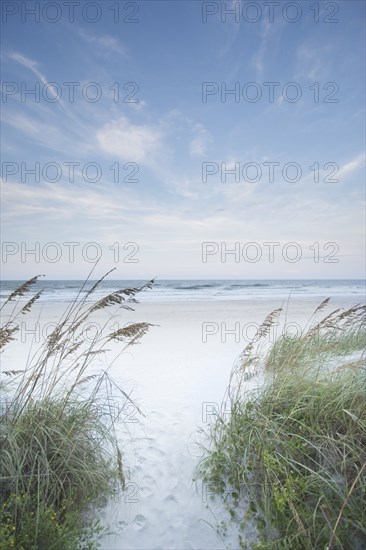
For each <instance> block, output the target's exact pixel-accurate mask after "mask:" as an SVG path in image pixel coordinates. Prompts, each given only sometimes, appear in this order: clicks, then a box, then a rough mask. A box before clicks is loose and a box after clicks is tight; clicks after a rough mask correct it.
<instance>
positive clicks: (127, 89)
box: [1, 0, 365, 280]
mask: <svg viewBox="0 0 366 550" xmlns="http://www.w3.org/2000/svg"><path fill="white" fill-rule="evenodd" d="M364 45H365V3H364V2H362V1H352V0H347V1H338V2H323V1H320V2H308V1H299V2H283V1H281V2H265V1H258V2H244V1H242V2H238V1H229V0H227V1H226V2H221V1H220V2H200V1H197V0H194V1H189V0H184V1H172V0H167V1H155V0H149V1H147V0H145V1H136V2H135V1H133V2H118V1H109V0H106V1H100V2H83V1H77V2H76V1H75V2H66V1H65V2H64V1H58V2H44V1H41V2H32V1H28V2H18V1H3V2H2V54H1V66H2V99H1V111H2V153H3V154H2V166H1V167H2V172H1V192H2V207H1V228H2V266H1V278H2V279H25V278H28V277H32V276H33V275H36V274H38V273H42V274H45V275H46V276H47V278H48V279H84V278H85V277H86V276H87V275H88V274H89V272H90V270H91V269H92V268H93V265H94V264H95V262H97V266H96V268H95V274H96V275H97V276H99V275H100V274H101V273H103V272H104V271H106V270H109V269H111V268H116V271H115V273H114V278H120V279H131V278H138V279H146V280H148V279H150V278H152V277H155V276H157V277H159V278H161V279H169V278H172V279H174V278H176V279H184V278H190V279H213V278H221V279H242V278H243V279H255V278H258V279H271V278H284V279H291V278H293V279H297V278H299V279H304V278H313V279H321V278H328V279H341V278H363V277H364V275H365V262H364V247H365V242H364V233H365V214H364V212H365V152H364V151H365V138H364V134H365V124H364V117H365V88H364V80H365V65H364Z"/></svg>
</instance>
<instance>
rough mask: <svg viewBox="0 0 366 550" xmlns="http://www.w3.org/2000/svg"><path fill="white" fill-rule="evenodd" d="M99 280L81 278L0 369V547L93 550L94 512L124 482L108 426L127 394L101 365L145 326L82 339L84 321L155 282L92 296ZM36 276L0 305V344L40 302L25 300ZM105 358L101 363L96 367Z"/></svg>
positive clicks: (128, 306) (126, 304) (127, 302)
mask: <svg viewBox="0 0 366 550" xmlns="http://www.w3.org/2000/svg"><path fill="white" fill-rule="evenodd" d="M107 275H108V274H107ZM105 276H106V275H105ZM105 276H104V277H103V278H101V279H100V280H99V281H97V282H96V283H95V284H93V285H92V286H91V285H89V286H90V288H89V290H87V288H86V287H87V282H88V281H86V282H85V283H84V285H83V287H82V289H81V290H80V292H79V294H78V296H77V297H76V298H75V300H74V301H73V302H72V303H71V304H70V305H69V307H68V308H67V309H66V311H65V313H64V314H63V316H62V317H61V319H60V320H59V322H58V323H57V325H56V326H55V327H54V329H53V331H52V333H51V334H50V335H49V336H48V337H47V339H46V340H45V341H44V342H43V343H42V344H41V345H40V347H39V348H38V349H37V350H36V352H35V353H33V355H30V356H29V358H28V361H27V364H26V365H25V366H24V368H22V369H19V370H3V372H2V378H1V382H0V390H1V415H0V441H1V446H0V549H4V550H5V549H8V548H9V547H16V548H18V549H24V550H30V549H34V550H35V549H37V550H43V549H44V550H52V549H54V550H56V549H57V550H61V549H62V550H63V549H65V550H66V549H69V550H75V549H77V548H88V549H92V548H95V547H96V546H97V543H96V542H95V541H96V535H97V534H98V533H99V532H100V529H101V528H100V525H99V524H98V521H97V519H96V518H95V514H93V510H94V509H95V506H96V505H98V504H101V503H102V502H103V500H104V499H106V498H107V497H108V496H111V495H112V494H113V493H114V492H115V489H116V486H117V485H118V486H120V487H121V488H122V489H123V488H124V485H125V474H124V470H123V462H122V452H121V450H120V448H119V445H118V441H117V435H116V424H117V422H118V421H119V420H120V418H121V414H122V412H123V406H126V405H130V404H131V399H130V397H129V396H128V394H127V393H126V392H124V391H123V390H122V389H121V388H119V387H118V386H117V384H116V383H115V382H114V381H113V379H112V378H111V376H110V374H109V373H108V369H109V367H110V365H111V364H112V363H113V362H114V361H115V360H116V359H117V357H119V355H120V354H121V353H122V352H123V351H124V350H125V349H126V348H127V347H129V346H132V345H134V344H136V343H138V342H139V340H140V339H141V337H142V336H143V335H144V334H145V333H146V332H147V330H148V329H149V326H150V325H149V324H148V323H131V324H127V325H125V326H124V327H122V328H119V329H118V330H115V331H113V332H112V333H111V332H108V331H107V330H106V328H107V322H106V323H105V324H103V325H102V326H100V327H99V328H100V330H98V331H97V332H96V334H95V335H94V336H93V338H92V339H88V338H86V337H85V327H86V326H87V324H88V322H89V320H90V318H91V317H92V316H93V315H94V314H95V313H96V312H98V311H100V310H102V309H106V308H114V310H115V308H117V309H118V310H119V309H121V308H122V309H125V310H132V309H133V308H132V305H133V304H134V303H136V302H137V300H136V299H135V296H136V295H137V294H138V293H139V292H141V291H142V290H144V289H146V288H150V287H151V285H152V282H153V281H151V282H149V283H147V284H146V285H144V286H142V287H139V288H128V289H119V290H116V291H115V292H113V293H111V294H109V295H107V296H104V297H103V298H102V299H99V300H94V301H93V300H92V298H93V293H94V292H95V290H96V289H97V288H98V286H99V285H100V283H101V281H102V280H103V279H104V278H105ZM37 279H38V277H34V278H33V279H30V280H29V281H27V282H25V283H24V284H22V285H21V286H19V287H18V288H17V289H16V290H15V291H14V292H12V293H11V294H10V296H9V297H8V299H7V300H6V301H5V303H4V304H3V306H2V309H1V312H2V316H3V319H4V318H5V319H6V320H5V322H3V324H2V327H1V329H0V348H4V346H5V345H7V344H8V343H9V342H10V341H11V340H13V339H14V338H15V335H16V333H17V332H18V331H19V328H20V319H21V318H22V316H23V315H24V314H26V313H27V312H29V311H30V309H31V308H32V307H33V305H34V303H35V302H36V300H38V299H39V298H40V296H41V292H38V293H36V294H34V295H33V296H31V297H30V298H29V299H28V300H27V301H24V298H27V295H29V293H30V292H31V290H32V288H33V285H34V284H35V283H36V282H37ZM5 315H6V317H5ZM111 343H117V344H118V343H120V345H119V348H120V349H119V352H118V354H117V357H115V358H114V359H113V361H110V360H108V357H109V356H108V351H109V350H107V348H106V346H107V345H109V344H111ZM121 345H122V348H121ZM105 354H107V356H106V357H107V359H106V360H105V362H106V364H107V365H109V366H108V367H107V368H106V369H100V368H97V367H96V362H97V361H98V358H100V357H101V356H105ZM3 367H4V365H3ZM116 392H118V402H119V403H120V404H121V406H117V405H116V401H117V400H116V399H115V395H116ZM112 397H113V399H112ZM134 407H136V409H137V410H139V409H138V407H137V405H136V404H134ZM86 525H88V527H86Z"/></svg>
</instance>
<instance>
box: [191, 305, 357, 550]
mask: <svg viewBox="0 0 366 550" xmlns="http://www.w3.org/2000/svg"><path fill="white" fill-rule="evenodd" d="M328 301H329V300H325V301H324V302H322V304H320V306H319V307H318V308H317V309H316V311H315V313H314V317H313V318H312V320H311V321H310V323H309V326H308V327H306V328H305V329H304V331H303V333H302V334H301V335H299V336H296V337H295V336H291V337H290V336H281V337H280V338H279V339H278V340H277V341H276V342H275V343H274V345H273V346H272V347H271V348H270V349H269V350H267V352H266V353H265V354H264V356H263V354H261V351H260V350H261V349H262V347H261V342H262V343H263V339H264V340H265V338H266V337H267V336H268V334H269V330H270V328H271V327H272V325H273V324H274V323H275V320H276V319H277V317H278V316H279V313H280V310H276V311H274V312H272V313H271V314H270V315H269V316H268V317H267V319H266V320H265V321H264V323H263V324H262V326H261V327H260V328H259V330H258V332H257V334H256V336H255V337H254V339H253V341H252V342H251V343H250V344H249V345H248V346H247V348H246V349H245V350H244V352H243V353H242V355H241V356H240V358H239V361H238V362H237V364H236V365H235V366H234V369H233V371H232V375H231V380H230V386H229V388H228V391H227V395H226V400H227V401H228V402H229V405H230V407H229V410H231V414H230V415H228V416H229V418H227V417H225V418H217V420H216V421H215V422H214V423H213V425H212V426H211V427H210V440H211V445H210V448H209V449H208V450H207V451H206V453H205V456H204V458H203V460H202V462H201V464H200V466H199V469H198V475H199V476H200V477H202V478H203V480H204V482H205V483H206V484H207V485H208V486H209V487H210V489H211V490H212V491H215V492H216V493H218V494H221V495H223V496H224V497H225V500H226V502H227V506H228V507H229V510H230V512H231V515H232V517H235V518H236V519H238V520H239V521H240V524H241V526H242V527H243V530H242V533H243V536H242V537H241V546H242V547H243V548H276V549H289V550H290V549H291V550H292V549H309V550H310V549H313V548H317V549H318V548H319V549H324V550H325V549H328V550H330V549H355V550H358V549H361V548H365V547H366V368H365V342H366V338H365V337H366V331H365V307H363V306H355V307H353V308H351V309H348V310H346V311H343V310H336V311H334V312H332V313H331V314H329V315H327V316H326V317H324V318H323V319H322V320H321V321H319V322H316V321H315V319H316V316H318V314H319V312H320V311H322V310H323V309H324V307H325V306H326V305H327V303H328ZM253 374H260V375H261V376H262V380H263V383H262V385H261V387H260V388H259V389H258V390H251V391H246V390H245V386H246V381H247V380H248V378H250V377H251V376H253ZM250 520H251V521H253V520H254V521H255V524H256V528H257V536H256V537H254V538H256V540H255V541H254V540H247V539H246V538H245V536H244V529H245V526H246V525H247V524H248V521H250Z"/></svg>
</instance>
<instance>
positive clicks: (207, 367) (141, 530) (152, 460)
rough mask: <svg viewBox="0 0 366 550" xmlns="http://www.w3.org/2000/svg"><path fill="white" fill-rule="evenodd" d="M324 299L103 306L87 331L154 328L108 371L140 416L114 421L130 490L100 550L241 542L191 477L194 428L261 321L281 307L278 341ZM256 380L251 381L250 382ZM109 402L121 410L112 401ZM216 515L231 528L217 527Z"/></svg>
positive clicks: (111, 511)
mask: <svg viewBox="0 0 366 550" xmlns="http://www.w3.org/2000/svg"><path fill="white" fill-rule="evenodd" d="M330 290H331V289H330ZM145 296H146V297H147V299H146V300H145V299H144V298H145ZM326 297H328V296H327V295H324V296H322V297H321V296H313V295H310V296H300V297H299V296H292V297H291V298H290V300H288V297H287V298H286V297H284V296H283V295H282V296H275V297H270V296H266V297H257V298H253V297H248V298H246V299H234V300H233V299H231V300H228V299H220V300H215V299H207V297H204V299H195V300H190V301H189V300H186V301H184V300H182V299H180V300H174V299H171V297H170V299H169V300H165V301H163V300H162V299H161V298H160V299H159V300H153V299H151V296H150V299H149V298H148V294H147V293H146V294H145V293H144V294H141V295H140V296H139V300H140V303H139V304H136V305H134V311H125V310H122V311H119V312H117V311H116V310H115V316H114V317H113V318H110V316H109V314H106V313H105V312H104V311H103V310H101V311H98V312H96V315H95V316H94V317H93V319H92V321H91V322H90V327H89V330H90V333H89V337H92V336H91V335H92V333H93V331H95V330H98V327H102V325H103V324H104V323H106V326H107V327H108V328H109V329H111V330H113V329H115V328H116V326H122V325H123V324H125V323H131V322H148V323H151V324H152V325H154V326H151V327H150V330H149V332H148V333H147V334H146V335H145V336H144V338H143V340H142V341H141V343H139V344H138V345H137V346H133V347H130V348H128V350H126V351H125V352H124V353H123V354H122V355H121V356H120V357H118V359H117V360H116V361H115V362H114V364H113V365H112V366H111V367H110V371H109V372H110V374H111V376H112V377H113V379H114V380H115V381H116V382H117V383H118V385H119V386H120V387H122V388H123V390H124V391H125V392H126V393H127V394H129V395H130V396H131V398H132V400H133V401H134V402H135V403H136V405H137V406H138V407H139V408H140V410H141V412H142V413H143V415H144V416H143V415H141V414H139V412H138V410H137V408H136V407H134V406H133V405H130V406H129V407H128V408H127V409H125V410H124V411H123V414H122V422H121V423H120V425H119V427H118V436H119V441H120V445H121V449H122V452H123V463H124V468H125V471H126V488H125V491H124V492H121V491H118V487H117V488H116V495H115V498H113V499H111V500H110V501H109V502H108V504H107V507H106V508H105V509H103V510H102V511H101V518H102V521H103V524H104V525H105V526H106V527H107V528H108V529H109V531H110V534H108V535H104V536H102V537H101V539H100V541H99V542H100V544H101V548H102V549H103V550H112V549H113V550H119V549H121V550H122V549H123V550H125V549H135V550H148V549H152V548H154V549H174V550H185V549H191V548H192V549H203V548H205V549H224V548H227V547H229V548H233V549H234V548H238V547H239V546H238V531H237V526H236V525H235V524H231V523H230V517H229V514H228V512H227V510H225V506H224V504H223V503H222V502H221V501H220V500H219V499H218V498H215V499H213V500H211V498H210V497H211V494H210V492H209V491H208V490H207V488H206V487H205V486H204V485H203V484H202V482H201V481H197V482H196V483H194V482H193V481H192V477H193V475H194V472H195V469H196V467H197V465H198V463H199V460H200V457H201V456H202V449H201V447H200V446H199V445H198V444H197V442H201V443H204V444H205V443H206V444H207V441H206V440H205V438H204V437H203V436H202V434H199V432H198V430H199V429H200V428H203V429H207V427H208V425H209V422H210V421H211V420H213V419H214V416H215V412H218V411H220V410H222V400H223V397H224V392H225V389H226V387H227V385H228V382H229V376H230V371H231V368H232V366H233V363H234V361H235V360H236V358H237V357H238V355H239V354H240V352H241V351H242V350H243V348H244V347H245V346H246V345H247V344H248V342H249V341H250V338H251V337H252V336H253V335H254V332H255V330H256V327H257V326H259V324H260V323H261V322H262V321H263V320H264V319H265V317H266V316H267V315H268V314H269V313H270V312H271V311H273V310H275V309H277V308H280V307H283V308H284V310H286V319H283V320H282V324H279V326H278V327H277V330H276V332H273V334H271V335H270V337H269V338H270V340H271V339H272V340H273V341H274V340H275V338H276V337H277V336H278V335H279V334H281V332H282V333H283V331H284V330H287V331H288V333H289V334H291V333H294V332H295V331H296V330H300V327H304V326H305V325H306V323H307V322H308V321H309V319H310V317H311V315H312V313H313V312H314V310H315V308H316V307H317V306H318V305H319V303H320V302H321V300H322V299H325V298H326ZM198 298H199V296H198ZM356 298H359V295H357V296H356ZM358 301H360V300H357V299H355V296H353V295H352V294H351V293H349V294H347V293H345V294H344V295H343V296H342V295H337V297H336V298H334V299H332V300H331V302H330V304H328V306H327V310H326V312H327V311H329V312H330V311H333V310H334V309H337V308H339V307H343V308H348V307H350V306H352V305H354V304H355V303H357V302H358ZM64 308H65V302H62V301H61V300H60V301H57V302H55V301H52V300H49V301H44V302H43V303H40V304H38V305H36V306H35V307H34V308H33V309H32V311H31V312H30V314H28V315H27V318H26V323H25V325H24V326H23V328H22V330H21V333H20V338H18V341H17V342H13V343H12V345H10V346H9V348H8V349H7V350H6V351H5V353H4V356H3V362H2V365H3V366H2V369H3V370H5V365H6V368H7V369H8V368H9V367H10V368H14V366H15V365H17V366H18V368H19V363H21V362H22V361H24V360H25V359H26V356H27V354H28V351H27V350H29V346H30V344H31V342H32V339H33V335H32V331H35V332H34V334H35V335H36V339H38V340H39V341H40V342H42V339H44V336H45V335H46V334H47V331H48V330H49V329H50V327H52V324H53V323H54V322H56V320H57V319H58V318H59V317H60V315H61V314H62V312H63V310H64ZM285 322H286V326H285V325H284V323H285ZM37 323H38V324H37ZM22 341H23V343H22ZM33 346H34V343H33ZM108 347H109V348H110V349H111V357H112V356H113V354H114V353H116V352H118V351H119V349H120V348H121V346H120V344H116V343H113V344H112V346H108ZM107 367H108V361H106V359H104V358H100V359H98V360H97V361H96V363H95V367H93V368H95V369H96V370H98V369H99V368H107ZM258 383H259V381H258ZM253 384H254V386H255V384H256V381H255V380H254V382H253V380H252V381H251V385H252V386H251V387H253ZM116 399H118V398H116ZM115 404H116V406H117V407H118V402H116V403H115ZM222 520H223V521H225V522H226V523H227V528H225V529H222V530H218V532H217V523H220V522H221V521H222ZM247 535H248V537H249V539H250V537H251V536H252V535H253V534H252V533H251V527H250V524H248V533H247Z"/></svg>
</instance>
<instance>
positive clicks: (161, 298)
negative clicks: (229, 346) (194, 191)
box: [0, 279, 366, 303]
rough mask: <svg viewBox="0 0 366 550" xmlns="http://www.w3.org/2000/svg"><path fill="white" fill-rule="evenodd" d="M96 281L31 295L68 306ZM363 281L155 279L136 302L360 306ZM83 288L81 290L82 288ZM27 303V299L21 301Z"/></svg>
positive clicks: (103, 286) (5, 290) (3, 294)
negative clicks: (342, 300)
mask: <svg viewBox="0 0 366 550" xmlns="http://www.w3.org/2000/svg"><path fill="white" fill-rule="evenodd" d="M21 282H22V281H2V282H1V291H0V301H1V302H3V301H4V300H5V299H6V298H7V296H8V295H9V293H10V292H11V291H12V290H14V289H15V288H16V287H17V286H19V285H20V284H21ZM145 282H147V281H142V280H108V279H107V280H104V281H102V282H101V283H100V285H99V286H98V288H97V290H96V291H95V292H94V293H93V295H92V296H91V299H93V300H96V299H99V298H101V297H102V296H104V295H106V294H109V293H111V292H113V291H115V290H117V289H119V288H128V287H131V286H132V287H136V286H141V285H142V284H144V283H145ZM94 283H95V281H88V283H87V284H85V286H84V287H83V284H84V283H83V281H80V280H76V281H75V280H64V281H62V280H58V281H51V280H47V279H40V280H38V281H37V283H36V284H35V285H34V286H33V291H35V292H38V291H39V290H42V295H41V298H40V302H43V303H47V302H52V303H54V302H62V303H65V302H70V301H72V300H73V299H74V298H75V297H76V296H77V294H78V292H79V291H80V290H81V289H82V290H81V294H85V293H86V292H87V291H88V289H90V288H91V286H92V285H93V284H94ZM365 285H366V284H365V281H364V280H362V279H342V280H315V279H314V280H312V279H304V280H243V279H239V280H223V279H216V280H198V279H194V280H191V279H189V280H188V279H186V280H160V279H157V280H156V281H155V283H154V285H153V288H152V289H149V290H146V291H144V292H143V293H141V294H139V295H138V296H137V298H138V299H139V301H140V300H143V301H146V302H151V301H153V302H156V301H157V302H176V301H179V302H180V301H188V302H191V301H215V300H246V299H258V300H266V299H269V298H283V299H286V298H289V297H291V298H302V297H304V298H307V297H309V298H310V297H313V298H317V297H319V298H320V299H321V298H327V297H329V296H330V297H350V298H352V297H353V298H354V301H355V302H360V301H361V302H363V301H364V300H365V297H366V286H365ZM82 287H83V288H82ZM26 299H29V296H28V295H27V297H24V298H23V300H26Z"/></svg>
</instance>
